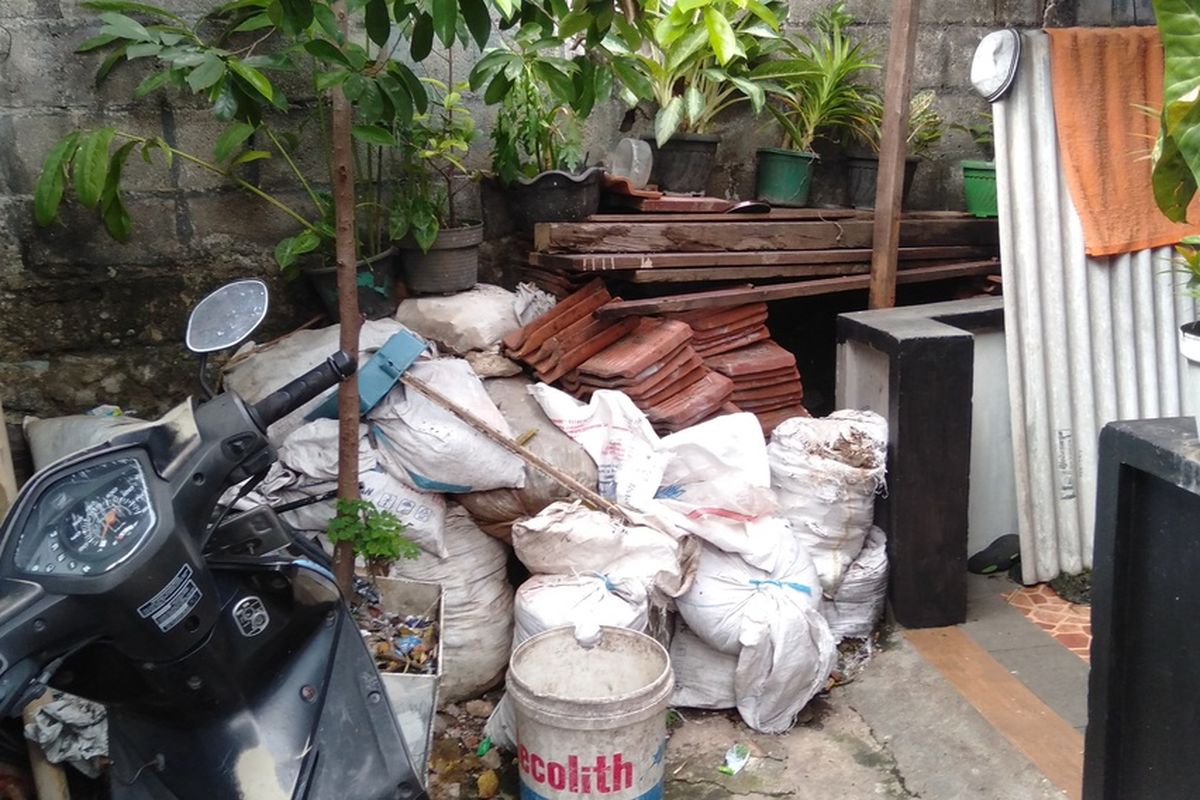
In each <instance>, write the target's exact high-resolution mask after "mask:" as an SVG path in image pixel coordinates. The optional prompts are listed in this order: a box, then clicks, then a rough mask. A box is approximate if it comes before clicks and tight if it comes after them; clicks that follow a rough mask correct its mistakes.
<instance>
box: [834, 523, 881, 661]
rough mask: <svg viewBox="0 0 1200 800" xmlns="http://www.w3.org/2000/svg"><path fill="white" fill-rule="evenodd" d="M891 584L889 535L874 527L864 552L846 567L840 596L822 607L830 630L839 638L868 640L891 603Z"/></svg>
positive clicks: (839, 639)
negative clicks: (885, 606) (885, 605)
mask: <svg viewBox="0 0 1200 800" xmlns="http://www.w3.org/2000/svg"><path fill="white" fill-rule="evenodd" d="M887 583H888V557H887V537H886V536H885V534H884V532H883V531H881V530H880V529H879V528H876V527H872V528H871V533H870V534H869V535H868V536H867V542H866V544H864V545H863V549H862V552H861V553H859V554H858V558H856V559H854V563H853V564H851V565H850V568H849V569H848V570H846V577H845V578H844V579H843V580H842V585H841V586H840V587H839V588H838V591H837V595H836V596H835V597H834V598H833V599H832V600H826V601H825V603H824V604H823V605H822V606H821V613H823V614H824V615H825V619H826V620H827V621H828V622H829V630H831V631H832V632H833V635H834V636H835V637H836V638H837V639H838V641H841V640H842V639H865V638H866V637H868V636H870V635H871V634H872V633H873V632H874V630H875V624H876V623H878V622H879V619H880V618H881V617H882V616H883V607H884V604H885V603H886V602H887Z"/></svg>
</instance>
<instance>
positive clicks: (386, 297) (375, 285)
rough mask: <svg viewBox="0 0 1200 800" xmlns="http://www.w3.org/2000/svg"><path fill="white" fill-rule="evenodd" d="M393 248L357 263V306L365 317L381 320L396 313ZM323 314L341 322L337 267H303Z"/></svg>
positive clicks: (394, 252) (394, 251)
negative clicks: (319, 300) (319, 301)
mask: <svg viewBox="0 0 1200 800" xmlns="http://www.w3.org/2000/svg"><path fill="white" fill-rule="evenodd" d="M395 255H396V248H394V247H389V248H388V249H387V250H384V251H383V252H382V253H380V254H379V255H375V256H371V257H370V258H365V259H363V260H362V261H359V262H358V309H359V311H361V312H362V313H363V314H364V315H366V317H367V319H383V318H384V317H390V316H391V315H392V314H394V313H396V305H397V304H396V301H395V299H394V296H395V295H394V292H393V286H394V275H395ZM301 271H302V272H303V273H304V274H305V275H307V276H308V280H309V281H310V282H311V283H312V286H313V289H315V290H316V292H317V296H318V297H319V298H321V305H322V306H324V307H325V313H326V315H328V316H329V318H330V319H331V320H333V321H334V322H340V321H341V314H340V313H339V312H338V291H337V267H336V266H332V265H324V264H323V265H321V266H319V267H303V268H302V270H301Z"/></svg>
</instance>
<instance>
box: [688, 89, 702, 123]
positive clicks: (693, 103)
mask: <svg viewBox="0 0 1200 800" xmlns="http://www.w3.org/2000/svg"><path fill="white" fill-rule="evenodd" d="M683 108H684V111H685V112H686V113H687V119H688V122H689V123H691V124H693V125H694V124H695V123H696V121H697V120H699V119H700V115H701V114H703V113H704V93H703V92H701V91H700V90H699V89H697V88H696V87H695V85H692V86H689V87H688V88H687V90H686V91H684V93H683Z"/></svg>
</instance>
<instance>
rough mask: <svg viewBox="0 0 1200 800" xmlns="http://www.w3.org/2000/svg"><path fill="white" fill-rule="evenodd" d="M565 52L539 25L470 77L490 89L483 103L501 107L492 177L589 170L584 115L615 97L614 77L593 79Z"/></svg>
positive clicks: (508, 179) (594, 73)
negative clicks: (585, 158)
mask: <svg viewBox="0 0 1200 800" xmlns="http://www.w3.org/2000/svg"><path fill="white" fill-rule="evenodd" d="M563 45H564V43H563V41H562V39H560V38H558V37H556V36H547V35H545V34H544V33H543V30H542V28H541V26H540V25H537V24H529V25H526V26H524V27H522V28H521V29H520V30H519V31H518V32H517V34H516V36H515V37H514V41H513V45H512V46H511V47H510V46H509V45H507V44H504V45H501V46H499V47H495V48H493V49H491V50H489V51H487V52H486V53H485V54H484V56H483V58H481V59H480V60H479V63H478V64H476V65H475V68H474V69H473V70H472V71H471V88H472V89H474V90H476V91H478V90H479V89H482V88H484V87H485V86H486V91H485V92H484V99H485V100H486V101H488V102H493V103H494V102H498V103H499V110H498V113H497V116H496V124H495V126H494V127H493V128H492V171H493V172H494V173H495V174H496V176H497V177H498V178H499V179H500V180H501V181H502V182H504V183H506V184H507V183H512V182H514V181H516V180H517V178H519V177H526V178H532V177H533V176H535V175H537V174H538V173H540V172H547V171H549V170H555V169H558V170H564V171H567V172H573V171H575V170H576V169H578V167H579V166H580V165H581V164H582V163H583V132H582V128H581V126H580V123H579V117H580V114H586V113H587V111H590V107H591V106H592V105H594V104H595V102H596V101H597V100H607V99H608V98H609V97H610V96H611V95H612V90H613V80H612V75H613V73H612V72H611V71H609V70H595V69H592V70H590V72H589V70H588V69H587V67H586V66H584V65H587V64H591V62H590V61H586V60H584V61H582V62H576V61H570V60H568V59H565V58H563V57H561V56H558V55H555V54H554V53H556V52H562V48H563ZM599 76H606V79H605V78H600V77H599ZM597 84H599V85H597ZM576 106H579V107H580V111H579V112H577V111H576Z"/></svg>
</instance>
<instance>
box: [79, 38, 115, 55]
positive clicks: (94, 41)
mask: <svg viewBox="0 0 1200 800" xmlns="http://www.w3.org/2000/svg"><path fill="white" fill-rule="evenodd" d="M115 41H117V37H116V36H108V35H102V36H91V37H88V38H87V39H84V40H83V41H82V42H80V43H79V46H78V47H76V48H75V52H76V53H89V52H91V51H92V50H99V49H100V48H101V47H106V46H108V45H110V44H112V43H113V42H115Z"/></svg>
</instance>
